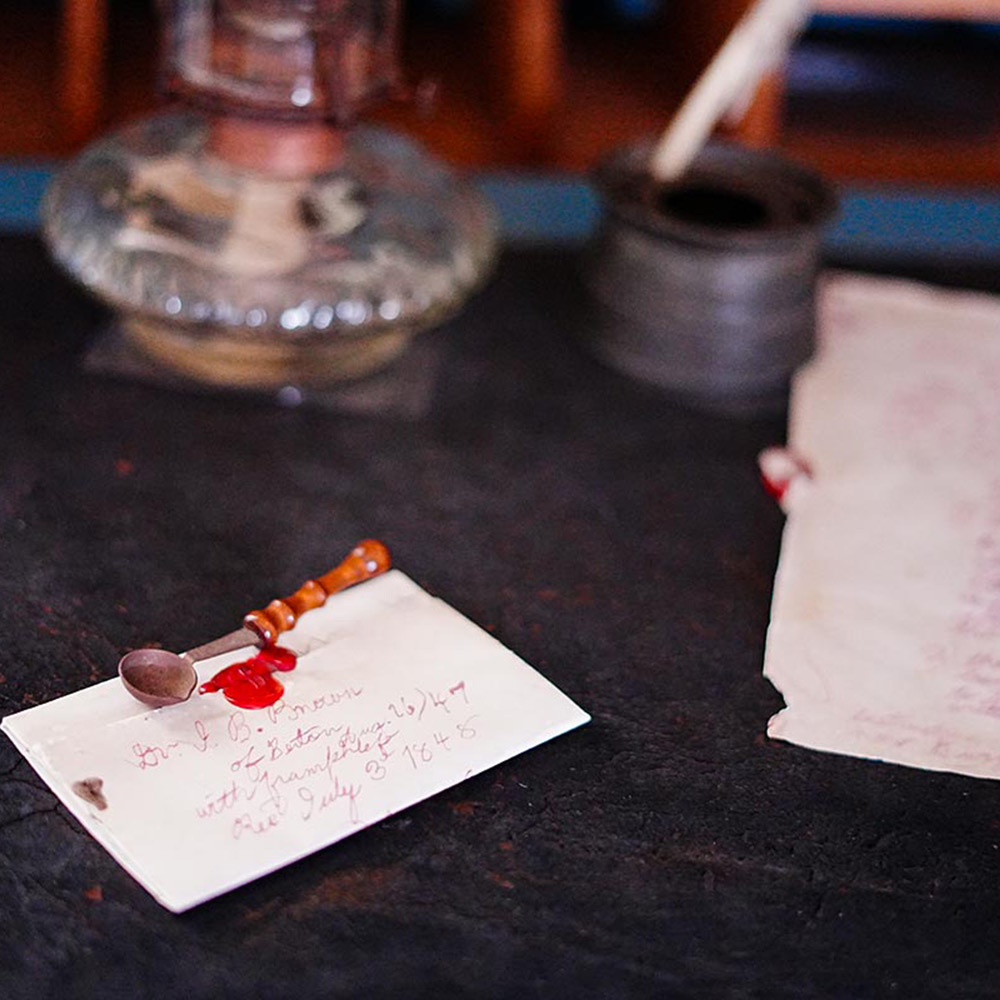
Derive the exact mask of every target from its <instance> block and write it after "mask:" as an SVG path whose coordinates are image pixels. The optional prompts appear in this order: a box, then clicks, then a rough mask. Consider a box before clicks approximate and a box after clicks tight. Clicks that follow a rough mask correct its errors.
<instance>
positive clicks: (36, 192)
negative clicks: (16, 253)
mask: <svg viewBox="0 0 1000 1000" xmlns="http://www.w3.org/2000/svg"><path fill="white" fill-rule="evenodd" d="M51 176H52V167H51V166H48V165H45V164H41V163H19V164H9V163H0V230H4V231H6V232H11V231H14V232H29V231H31V230H32V229H36V228H37V227H38V207H39V205H41V202H42V195H43V194H44V192H45V186H46V184H48V182H49V178H50V177H51Z"/></svg>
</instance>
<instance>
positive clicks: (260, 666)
mask: <svg viewBox="0 0 1000 1000" xmlns="http://www.w3.org/2000/svg"><path fill="white" fill-rule="evenodd" d="M295 662H296V656H295V654H294V653H293V652H292V651H291V650H290V649H284V648H283V647H282V646H272V647H270V648H268V649H262V650H261V651H260V652H259V653H258V654H257V655H256V656H252V657H251V658H250V659H249V660H244V661H243V662H242V663H234V664H232V665H231V666H228V667H225V668H224V669H222V670H220V671H219V672H218V673H217V674H216V675H215V676H214V677H213V678H212V679H211V680H210V681H205V683H204V684H202V685H201V687H200V688H198V693H199V694H212V693H213V692H214V691H221V692H222V694H223V696H224V697H225V699H226V701H228V702H230V703H231V704H233V705H235V706H236V707H237V708H267V706H268V705H273V704H274V703H275V702H276V701H277V700H278V699H279V698H280V697H281V696H282V695H283V694H284V693H285V686H284V685H283V684H282V683H281V681H279V680H278V679H277V678H276V677H275V676H274V674H275V671H281V672H282V673H285V672H286V671H289V670H294V669H295Z"/></svg>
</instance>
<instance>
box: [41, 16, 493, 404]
mask: <svg viewBox="0 0 1000 1000" xmlns="http://www.w3.org/2000/svg"><path fill="white" fill-rule="evenodd" d="M160 7H161V14H162V17H163V23H164V52H163V78H164V83H165V87H166V89H167V91H168V92H169V93H170V94H172V95H173V96H174V97H175V98H176V99H177V101H178V103H179V106H180V109H179V110H172V111H167V112H164V113H161V114H158V115H155V116H153V117H150V118H147V119H145V120H142V121H139V122H137V123H134V124H132V125H129V126H127V127H126V128H124V129H123V130H121V131H119V132H117V133H115V134H113V135H111V136H109V137H107V138H104V139H102V140H100V141H98V142H97V143H95V144H94V145H93V146H91V147H90V148H88V149H87V150H85V151H84V152H83V153H82V154H81V155H80V156H79V157H77V158H76V159H75V160H74V161H73V162H71V163H70V164H69V165H68V166H67V167H66V168H64V169H63V170H62V172H61V173H60V174H59V175H58V177H57V178H56V179H55V180H54V182H53V184H52V186H51V188H50V190H49V193H48V196H47V199H46V203H45V207H44V213H43V214H44V229H45V234H46V237H47V239H48V242H49V245H50V247H51V249H52V252H53V254H54V256H55V257H56V259H57V260H58V261H59V263H60V264H61V265H62V266H63V267H64V268H66V270H67V271H69V273H70V274H71V275H73V276H74V277H75V278H76V279H78V280H79V281H80V282H82V283H83V284H84V285H85V286H87V287H88V288H89V289H90V290H91V291H92V292H93V293H95V294H96V295H97V296H98V297H99V298H101V299H102V300H104V301H105V302H106V303H108V304H110V305H111V306H112V307H113V308H114V309H115V310H117V311H118V312H119V313H120V315H121V317H122V321H123V327H124V330H125V332H126V334H127V336H128V338H129V339H130V340H131V341H132V342H133V343H134V344H135V345H136V346H138V347H139V348H140V349H141V350H142V352H143V353H144V354H145V355H146V356H148V357H149V358H150V359H152V360H153V362H154V363H156V364H157V365H159V366H162V367H163V368H164V369H165V370H169V371H171V372H173V373H180V374H182V375H185V376H188V377H190V378H192V379H195V380H198V381H202V382H208V383H215V384H220V385H229V386H248V387H251V386H252V387H259V388H276V387H280V386H286V385H289V384H302V385H323V384H328V383H331V382H336V381H338V380H344V379H351V378H357V377H360V376H363V375H365V374H367V373H369V372H372V371H375V370H376V369H378V368H380V367H382V366H383V365H385V364H387V363H388V362H389V361H390V360H392V359H393V358H394V357H396V356H397V355H398V354H399V353H400V352H401V351H402V350H403V348H404V347H405V345H406V343H407V342H408V340H409V339H410V337H411V336H412V335H413V334H414V333H416V332H417V331H419V330H421V329H423V328H426V327H429V326H432V325H434V324H436V323H439V322H440V321H442V320H443V319H445V318H446V317H447V316H449V315H450V314H451V313H452V312H454V311H455V310H456V309H458V308H459V307H460V306H461V305H462V303H463V302H464V301H465V300H466V298H467V297H468V296H469V295H470V294H471V292H472V291H473V290H474V289H475V288H476V286H477V285H478V284H479V283H480V282H481V281H482V280H483V278H484V276H485V275H486V273H487V271H488V270H489V267H490V265H491V262H492V259H493V256H494V250H495V231H494V225H493V220H492V216H491V214H490V212H489V210H488V208H487V206H486V205H485V203H484V201H483V200H482V199H481V197H480V196H479V195H478V194H477V193H476V192H475V191H473V190H472V189H471V188H469V187H467V186H466V185H464V184H462V183H460V182H459V181H458V180H457V178H456V177H455V176H454V175H453V174H452V172H451V171H450V170H448V169H447V168H446V167H444V166H443V165H442V164H440V163H438V162H436V161H435V160H433V159H432V158H431V157H429V156H428V155H427V154H426V153H425V152H424V151H423V150H422V149H421V148H420V147H419V146H418V145H416V144H415V143H413V142H412V141H410V140H408V139H406V138H404V137H402V136H400V135H397V134H394V133H392V132H390V131H387V130H384V129H380V128H374V127H369V126H364V125H357V124H356V121H357V118H358V115H359V114H360V113H361V112H363V111H364V110H365V109H366V108H368V107H370V106H371V105H372V104H373V103H374V102H376V101H378V100H379V99H381V98H384V97H385V96H387V95H388V94H389V93H390V92H391V91H392V89H393V88H394V87H395V86H396V83H397V69H396V35H397V26H398V20H399V0H161V3H160Z"/></svg>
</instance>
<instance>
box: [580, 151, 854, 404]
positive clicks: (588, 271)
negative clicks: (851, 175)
mask: <svg viewBox="0 0 1000 1000" xmlns="http://www.w3.org/2000/svg"><path fill="white" fill-rule="evenodd" d="M651 148H652V147H651V144H649V143H640V144H637V145H634V146H630V147H627V148H623V149H620V150H617V151H616V152H615V153H614V154H613V155H612V156H610V157H609V158H608V159H607V160H605V161H604V162H603V163H602V164H601V166H600V167H599V168H598V170H597V171H596V174H595V180H596V184H597V187H598V190H599V192H600V194H601V196H602V198H603V201H604V204H605V214H604V221H603V224H602V226H601V229H600V232H599V234H598V236H597V238H596V240H595V241H594V244H593V245H592V246H591V248H590V249H589V251H588V253H587V256H586V260H585V266H584V283H585V286H586V289H587V292H588V295H589V299H590V301H589V303H588V309H587V315H586V321H585V324H584V326H585V330H586V335H587V341H588V344H589V346H590V348H591V349H592V350H593V351H594V352H595V353H596V354H597V356H598V357H600V358H601V359H603V360H604V361H606V362H607V363H609V364H610V365H612V366H614V367H615V368H617V369H619V370H620V371H622V372H625V373H627V374H629V375H632V376H635V377H637V378H640V379H643V380H645V381H648V382H652V383H655V384H657V385H659V386H661V387H662V388H664V389H665V390H668V391H669V392H670V393H672V394H673V395H675V396H677V397H678V398H680V399H681V400H683V401H685V402H687V403H690V404H692V405H695V406H698V407H700V408H703V409H710V410H715V411H719V412H725V413H741V414H755V413H761V412H766V411H773V410H775V409H779V408H780V407H781V406H782V405H783V403H784V402H785V400H786V399H787V392H788V383H789V378H790V376H791V374H792V373H793V371H794V370H795V368H796V367H797V366H799V365H800V364H802V363H803V362H804V361H806V360H807V359H808V358H809V356H810V355H811V353H812V350H813V342H814V333H815V289H816V276H817V271H818V265H819V241H820V233H821V229H822V227H823V224H824V223H825V222H826V221H827V220H828V219H829V217H830V215H831V214H832V212H833V210H834V208H835V205H836V200H835V197H834V195H833V192H832V190H831V189H830V187H829V186H828V185H827V184H826V182H825V181H823V179H822V178H821V177H819V176H818V175H817V174H815V173H813V172H811V171H808V170H806V169H804V168H802V167H799V166H797V165H795V164H793V163H791V162H789V161H788V160H786V159H785V158H784V157H781V156H778V155H776V154H774V153H769V152H759V151H756V150H750V149H745V148H742V147H739V146H735V145H730V144H725V143H712V144H710V145H709V146H707V147H706V148H705V149H704V151H703V152H702V153H701V155H700V156H699V157H698V158H697V159H696V161H695V162H694V164H693V165H692V167H691V168H690V169H689V170H688V172H687V173H686V174H685V175H684V177H683V178H682V179H681V180H680V181H678V182H676V183H674V184H671V185H662V184H658V183H656V182H654V181H653V180H652V179H651V178H650V177H649V175H648V174H647V172H646V164H647V162H648V159H649V154H650V151H651Z"/></svg>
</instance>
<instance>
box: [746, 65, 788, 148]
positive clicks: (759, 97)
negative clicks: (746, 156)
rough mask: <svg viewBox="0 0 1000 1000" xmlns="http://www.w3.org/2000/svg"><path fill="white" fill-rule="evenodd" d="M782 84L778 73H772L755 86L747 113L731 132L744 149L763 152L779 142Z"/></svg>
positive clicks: (780, 73) (781, 76)
mask: <svg viewBox="0 0 1000 1000" xmlns="http://www.w3.org/2000/svg"><path fill="white" fill-rule="evenodd" d="M784 81H785V78H784V74H783V73H782V72H781V71H780V70H772V71H771V72H770V73H768V74H767V75H766V76H764V78H763V79H762V80H761V81H760V83H759V85H758V86H757V93H756V94H754V97H753V101H751V103H750V107H749V108H747V113H746V114H745V115H744V116H743V119H742V121H741V122H740V123H739V124H738V125H737V126H736V127H735V129H734V130H733V131H734V134H735V136H736V138H738V139H739V140H740V141H741V142H743V143H745V144H746V145H747V146H755V147H757V148H760V149H765V148H767V147H770V146H776V145H777V144H778V142H779V141H780V138H781V112H782V105H783V100H784V89H785V87H784Z"/></svg>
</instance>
